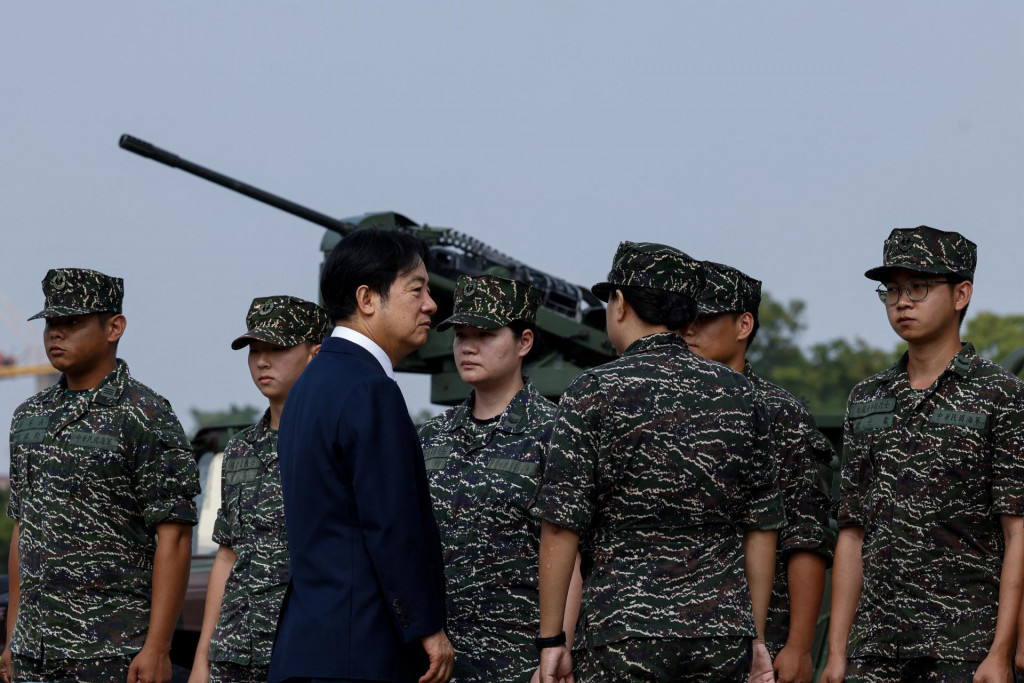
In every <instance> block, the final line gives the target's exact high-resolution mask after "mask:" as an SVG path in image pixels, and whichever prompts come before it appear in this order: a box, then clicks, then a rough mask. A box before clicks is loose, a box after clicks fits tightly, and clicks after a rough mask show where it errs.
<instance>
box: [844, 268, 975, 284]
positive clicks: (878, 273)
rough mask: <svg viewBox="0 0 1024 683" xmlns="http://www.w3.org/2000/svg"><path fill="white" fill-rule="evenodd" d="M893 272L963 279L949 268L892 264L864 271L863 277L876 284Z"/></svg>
mask: <svg viewBox="0 0 1024 683" xmlns="http://www.w3.org/2000/svg"><path fill="white" fill-rule="evenodd" d="M894 270H909V271H910V272H912V273H927V274H928V275H957V276H959V277H965V276H964V275H963V274H962V273H958V272H956V271H954V270H950V269H949V268H943V267H941V266H932V267H928V266H917V265H909V264H908V265H905V266H903V265H899V264H893V265H891V266H878V267H877V268H872V269H871V270H868V271H865V273H864V277H866V278H867V279H869V280H875V281H876V282H883V281H884V280H888V279H889V273H891V272H892V271H894Z"/></svg>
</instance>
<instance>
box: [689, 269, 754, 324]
mask: <svg viewBox="0 0 1024 683" xmlns="http://www.w3.org/2000/svg"><path fill="white" fill-rule="evenodd" d="M703 266H704V277H705V279H706V281H707V282H706V284H705V285H704V291H703V292H701V295H700V300H699V301H698V302H697V303H698V305H699V308H700V312H701V314H702V315H713V314H715V313H753V314H754V317H757V309H758V307H759V306H760V305H761V281H760V280H755V279H754V278H752V277H750V276H749V275H747V274H746V273H743V272H741V271H739V270H736V269H735V268H733V267H732V266H727V265H725V264H722V263H715V262H714V261H704V262H703Z"/></svg>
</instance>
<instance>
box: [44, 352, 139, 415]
mask: <svg viewBox="0 0 1024 683" xmlns="http://www.w3.org/2000/svg"><path fill="white" fill-rule="evenodd" d="M130 377H131V375H130V374H129V372H128V364H127V363H125V362H124V361H123V360H121V359H120V358H118V359H117V367H116V368H114V370H113V372H111V373H110V374H109V375H107V376H106V377H104V378H103V379H102V380H100V383H99V384H97V385H96V386H95V387H93V388H92V389H88V390H86V392H85V393H86V394H87V395H88V402H89V403H98V404H99V405H104V406H112V405H116V404H117V401H118V399H120V398H121V394H122V393H123V392H124V387H125V384H127V383H128V380H129V378H130ZM67 390H68V380H67V377H65V376H64V375H61V376H60V380H58V382H57V384H56V385H55V392H54V394H53V395H52V397H51V400H53V401H56V400H57V399H58V397H59V396H61V395H63V393H64V392H66V391H67Z"/></svg>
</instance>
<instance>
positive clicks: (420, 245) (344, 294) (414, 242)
mask: <svg viewBox="0 0 1024 683" xmlns="http://www.w3.org/2000/svg"><path fill="white" fill-rule="evenodd" d="M429 258H430V250H429V249H428V247H427V244H426V242H424V241H423V240H421V239H420V238H418V237H416V236H415V235H412V234H409V233H407V232H401V231H398V230H385V229H382V228H365V229H363V230H357V231H355V232H353V233H351V234H349V235H347V236H345V238H344V239H342V240H341V241H340V242H338V244H337V245H336V246H335V247H334V249H332V250H331V253H330V254H329V255H328V256H327V260H325V261H324V268H323V271H322V272H321V273H320V296H321V298H322V299H323V301H324V308H326V309H327V315H328V316H329V317H330V319H331V320H332V321H334V322H339V321H342V320H348V319H349V318H351V317H352V315H353V314H354V313H355V312H356V290H357V289H359V287H361V286H363V285H366V286H367V287H369V288H370V291H372V292H375V293H376V294H377V295H378V296H380V298H381V299H382V300H383V301H387V298H388V292H389V291H390V290H391V285H392V284H394V282H395V280H396V279H397V278H398V277H399V276H400V275H404V274H405V273H408V272H409V271H411V270H413V269H414V268H416V266H418V265H419V264H420V263H424V264H426V263H427V261H428V259H429Z"/></svg>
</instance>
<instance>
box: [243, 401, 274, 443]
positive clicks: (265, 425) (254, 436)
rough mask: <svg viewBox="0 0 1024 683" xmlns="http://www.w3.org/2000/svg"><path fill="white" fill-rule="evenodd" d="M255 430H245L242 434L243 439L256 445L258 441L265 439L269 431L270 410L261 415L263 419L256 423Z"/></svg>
mask: <svg viewBox="0 0 1024 683" xmlns="http://www.w3.org/2000/svg"><path fill="white" fill-rule="evenodd" d="M255 426H256V429H246V430H245V431H244V432H243V434H244V435H245V436H244V437H243V438H244V439H245V440H246V441H248V442H249V443H256V442H257V441H259V440H260V439H263V438H264V437H266V435H267V432H269V431H270V408H267V410H266V412H265V413H263V417H261V418H260V421H259V422H257V423H256V425H255Z"/></svg>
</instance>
